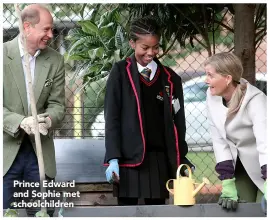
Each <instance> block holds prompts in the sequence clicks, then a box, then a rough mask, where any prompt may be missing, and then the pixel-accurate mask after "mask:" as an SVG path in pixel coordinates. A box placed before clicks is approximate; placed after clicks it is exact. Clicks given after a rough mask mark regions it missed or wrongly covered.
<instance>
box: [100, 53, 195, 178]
mask: <svg viewBox="0 0 270 220" xmlns="http://www.w3.org/2000/svg"><path fill="white" fill-rule="evenodd" d="M154 61H155V62H156V63H157V64H158V68H159V69H160V76H159V77H162V84H163V85H162V86H163V102H164V125H165V143H166V149H167V155H168V160H169V161H168V165H169V169H170V171H169V173H170V178H175V175H176V170H177V168H178V166H179V165H180V164H184V163H185V164H188V165H189V166H190V167H191V166H193V165H192V164H191V163H190V162H189V160H188V159H187V158H186V154H187V152H188V147H187V143H186V141H185V134H186V124H185V112H184V101H183V89H182V82H181V78H180V76H178V75H177V74H176V73H175V72H174V71H173V70H171V69H170V68H168V67H165V66H163V65H162V64H161V63H160V62H159V61H158V60H157V59H154ZM140 91H141V90H140V74H139V72H138V68H137V63H136V60H135V56H134V55H132V56H131V57H129V58H127V59H126V60H122V61H119V62H117V63H115V64H114V66H113V68H112V70H111V72H110V75H109V78H108V81H107V87H106V94H105V102H104V116H105V147H106V154H105V160H104V162H105V165H108V164H107V163H108V161H109V160H111V159H113V158H118V159H119V166H120V167H121V166H123V167H136V166H139V165H140V164H141V163H142V162H143V159H144V155H145V147H146V146H145V135H144V125H143V124H144V122H143V116H142V113H141V101H140V100H141V97H140V95H141V94H140ZM172 98H173V99H174V100H176V99H178V100H179V102H180V110H179V111H178V112H177V113H176V114H175V113H174V109H173V106H172ZM153 111H155V109H153Z"/></svg>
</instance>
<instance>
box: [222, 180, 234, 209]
mask: <svg viewBox="0 0 270 220" xmlns="http://www.w3.org/2000/svg"><path fill="white" fill-rule="evenodd" d="M218 204H219V205H221V206H222V208H225V209H237V206H238V196H237V190H236V186H235V178H233V179H226V180H223V181H222V191H221V196H220V197H219V200H218Z"/></svg>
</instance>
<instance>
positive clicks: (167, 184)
mask: <svg viewBox="0 0 270 220" xmlns="http://www.w3.org/2000/svg"><path fill="white" fill-rule="evenodd" d="M171 180H173V179H169V180H168V181H167V183H166V188H167V190H168V191H169V192H170V193H171V194H173V191H172V189H170V188H169V182H170V181H171Z"/></svg>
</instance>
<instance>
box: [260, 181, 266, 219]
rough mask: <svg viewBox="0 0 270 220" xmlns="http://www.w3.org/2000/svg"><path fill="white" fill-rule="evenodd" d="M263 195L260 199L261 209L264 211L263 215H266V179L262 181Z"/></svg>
mask: <svg viewBox="0 0 270 220" xmlns="http://www.w3.org/2000/svg"><path fill="white" fill-rule="evenodd" d="M263 194H264V195H263V197H262V200H261V207H262V211H263V212H264V214H265V215H267V195H266V194H267V181H265V182H264V192H263Z"/></svg>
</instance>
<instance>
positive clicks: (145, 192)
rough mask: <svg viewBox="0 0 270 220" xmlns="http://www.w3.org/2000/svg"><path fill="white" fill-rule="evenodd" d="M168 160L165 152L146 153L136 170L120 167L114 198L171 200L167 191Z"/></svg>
mask: <svg viewBox="0 0 270 220" xmlns="http://www.w3.org/2000/svg"><path fill="white" fill-rule="evenodd" d="M167 163H168V159H167V156H166V154H165V153H164V152H146V153H145V158H144V161H143V163H142V164H141V165H140V166H138V167H134V168H130V167H120V170H119V175H120V182H119V183H118V184H114V187H113V196H114V197H127V198H153V199H154V198H156V199H157V198H160V199H163V198H164V199H165V198H169V193H168V191H167V189H166V182H167V180H168V179H169V175H168V165H167Z"/></svg>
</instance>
